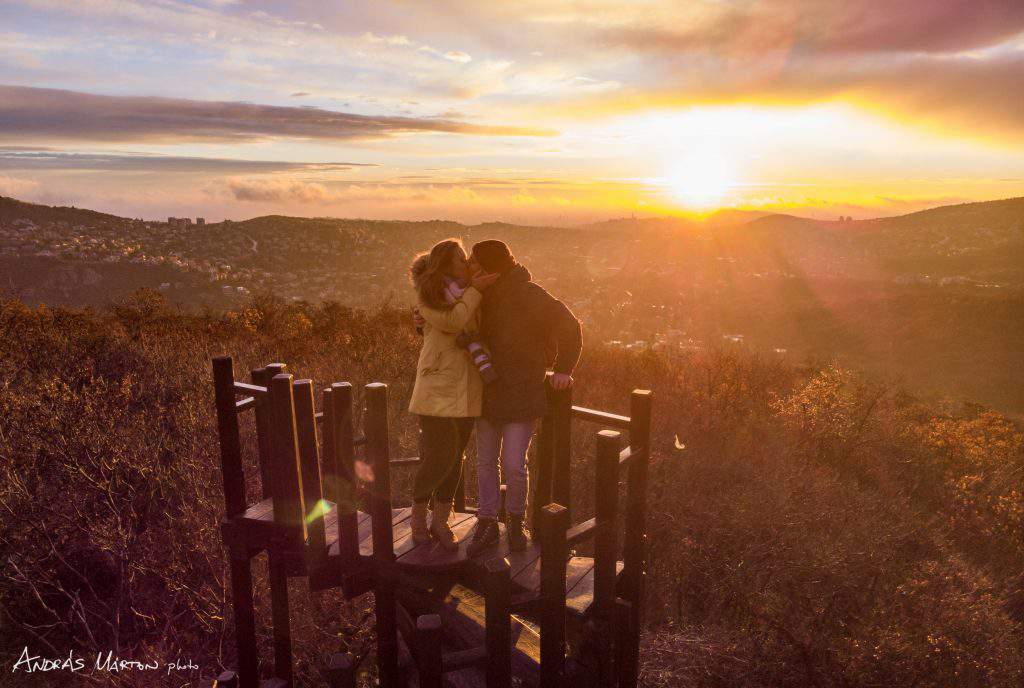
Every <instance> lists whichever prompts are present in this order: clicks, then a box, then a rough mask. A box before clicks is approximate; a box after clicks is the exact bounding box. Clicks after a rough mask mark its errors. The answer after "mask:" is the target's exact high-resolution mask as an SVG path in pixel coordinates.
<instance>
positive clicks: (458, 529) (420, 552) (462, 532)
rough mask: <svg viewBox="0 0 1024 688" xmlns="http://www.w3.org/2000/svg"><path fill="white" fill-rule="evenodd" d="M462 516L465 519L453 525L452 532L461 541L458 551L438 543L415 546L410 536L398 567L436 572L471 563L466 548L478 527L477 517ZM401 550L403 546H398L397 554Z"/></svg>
mask: <svg viewBox="0 0 1024 688" xmlns="http://www.w3.org/2000/svg"><path fill="white" fill-rule="evenodd" d="M460 516H464V517H465V518H461V519H460V520H459V521H458V523H454V524H453V525H452V532H453V533H455V537H456V538H457V539H458V540H459V548H458V549H455V550H447V549H444V548H443V547H441V546H440V545H438V544H437V543H428V544H423V545H415V543H413V542H412V536H411V534H410V535H409V536H408V537H407V538H406V543H405V544H406V546H407V548H405V549H404V551H403V552H402V554H401V555H400V556H399V558H398V565H399V566H402V567H405V568H412V569H421V570H434V571H436V570H440V569H449V568H454V567H456V566H459V565H461V564H464V563H465V562H467V561H469V557H468V555H467V554H466V547H467V546H468V544H469V535H470V533H471V532H472V530H473V528H474V527H475V526H476V516H474V515H473V514H460ZM400 548H402V547H401V545H399V546H396V548H395V552H396V554H397V552H398V550H399V549H400Z"/></svg>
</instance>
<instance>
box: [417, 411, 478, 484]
mask: <svg viewBox="0 0 1024 688" xmlns="http://www.w3.org/2000/svg"><path fill="white" fill-rule="evenodd" d="M419 418H420V466H419V470H418V471H416V481H415V482H414V483H413V489H412V498H413V500H414V501H416V502H428V501H430V498H431V497H433V498H434V499H435V500H436V502H437V503H438V504H450V503H451V501H452V499H454V498H455V490H456V489H457V488H458V486H459V480H461V479H462V457H463V455H464V454H465V452H466V445H467V444H468V443H469V435H470V433H472V432H473V421H475V420H476V419H475V418H444V417H441V416H420V417H419Z"/></svg>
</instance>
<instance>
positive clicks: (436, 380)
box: [409, 287, 484, 418]
mask: <svg viewBox="0 0 1024 688" xmlns="http://www.w3.org/2000/svg"><path fill="white" fill-rule="evenodd" d="M482 298H483V295H482V294H481V293H480V292H479V291H477V290H476V289H474V288H473V287H469V288H467V289H466V290H465V291H464V292H463V293H462V299H461V300H459V301H457V302H456V303H455V305H453V306H452V308H451V309H449V310H437V309H434V308H429V307H427V306H424V305H423V304H422V303H420V305H419V309H420V315H421V316H423V319H424V320H426V321H427V322H426V324H425V325H424V326H423V346H422V347H421V348H420V358H419V362H418V363H417V364H416V384H415V385H414V386H413V388H412V400H411V401H410V402H409V411H410V413H415V414H417V415H421V416H443V417H447V418H466V417H475V416H479V415H480V407H481V404H482V402H483V394H484V390H483V381H482V380H481V379H480V373H479V371H478V370H477V368H476V365H474V363H473V361H472V360H471V359H470V357H469V352H467V351H466V350H465V349H464V348H463V347H461V346H459V345H458V344H457V343H456V342H455V338H456V336H457V335H458V334H459V332H461V331H463V330H470V331H473V330H476V329H477V327H478V326H479V321H480V300H481V299H482Z"/></svg>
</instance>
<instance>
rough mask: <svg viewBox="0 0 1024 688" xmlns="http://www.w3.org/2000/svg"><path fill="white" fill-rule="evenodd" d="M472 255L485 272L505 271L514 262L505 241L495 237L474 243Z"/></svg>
mask: <svg viewBox="0 0 1024 688" xmlns="http://www.w3.org/2000/svg"><path fill="white" fill-rule="evenodd" d="M473 257H474V258H476V262H478V263H480V267H482V268H483V269H484V270H486V271H487V272H498V273H501V272H505V271H506V270H508V269H509V268H510V267H512V266H513V265H515V262H516V261H515V258H513V257H512V252H511V251H509V250H508V246H507V245H506V244H505V242H504V241H498V240H497V239H488V240H486V241H481V242H479V243H477V244H474V245H473Z"/></svg>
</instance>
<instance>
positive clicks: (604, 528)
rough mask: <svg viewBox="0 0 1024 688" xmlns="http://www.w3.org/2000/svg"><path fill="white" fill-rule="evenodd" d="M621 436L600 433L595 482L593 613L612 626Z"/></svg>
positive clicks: (604, 432)
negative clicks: (595, 525) (595, 526)
mask: <svg viewBox="0 0 1024 688" xmlns="http://www.w3.org/2000/svg"><path fill="white" fill-rule="evenodd" d="M620 440H621V436H620V434H619V433H618V432H616V431H614V430H602V431H601V432H599V433H597V477H596V480H595V486H596V493H597V494H596V497H595V512H596V513H595V518H596V520H597V528H596V532H595V534H594V611H595V615H596V616H597V618H598V619H600V620H601V621H603V622H605V623H610V622H611V620H612V616H613V613H614V610H613V607H614V604H615V562H616V560H617V559H618V556H617V554H616V552H617V550H618V547H617V546H616V545H617V543H618V538H619V534H618V528H617V527H616V525H617V523H616V515H617V513H618V502H619V446H620Z"/></svg>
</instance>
